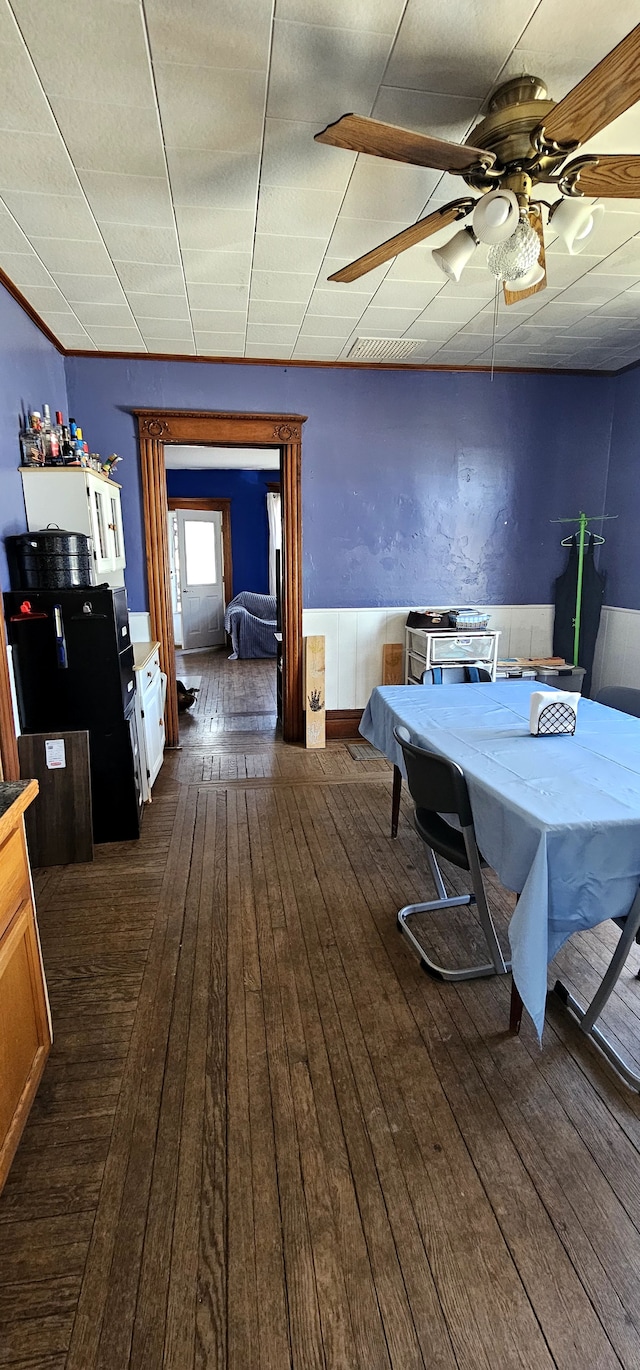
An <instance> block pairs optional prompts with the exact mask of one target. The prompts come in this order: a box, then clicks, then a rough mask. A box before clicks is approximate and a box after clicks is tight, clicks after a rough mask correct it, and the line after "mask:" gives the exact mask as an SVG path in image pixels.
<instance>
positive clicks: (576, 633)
mask: <svg viewBox="0 0 640 1370" xmlns="http://www.w3.org/2000/svg"><path fill="white" fill-rule="evenodd" d="M617 517H618V515H617V514H583V513H580V514H579V515H578V517H577V519H575V518H574V519H551V522H552V523H577V524H578V525H579V531H578V580H577V584H576V614H575V618H574V620H573V624H574V628H573V664H574V666H578V665H579V664H580V663H579V660H578V653H579V650H580V615H581V611H582V573H583V570H584V544H585V540H586V536H587V530H588V527H589V524H590V523H604V522H605V521H606V520H607V519H617ZM571 536H573V534H572V535H571ZM595 537H596V540H597V541H598V542H604V538H603V537H601V536H600V535H599V534H598V533H596V534H595ZM569 541H570V539H566V540H565V539H563V542H562V545H563V547H566V546H568V544H569Z"/></svg>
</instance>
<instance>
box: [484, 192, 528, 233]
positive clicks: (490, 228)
mask: <svg viewBox="0 0 640 1370" xmlns="http://www.w3.org/2000/svg"><path fill="white" fill-rule="evenodd" d="M519 217H520V209H519V206H518V201H517V199H516V196H515V195H514V193H513V191H512V190H490V191H489V193H488V194H487V195H483V196H482V199H481V200H478V203H477V205H476V207H475V209H474V211H473V231H474V233H475V235H476V238H479V239H480V242H481V243H489V244H493V243H502V242H504V240H505V239H506V238H510V237H511V234H512V233H513V231H514V229H515V227H516V225H517V223H518V219H519Z"/></svg>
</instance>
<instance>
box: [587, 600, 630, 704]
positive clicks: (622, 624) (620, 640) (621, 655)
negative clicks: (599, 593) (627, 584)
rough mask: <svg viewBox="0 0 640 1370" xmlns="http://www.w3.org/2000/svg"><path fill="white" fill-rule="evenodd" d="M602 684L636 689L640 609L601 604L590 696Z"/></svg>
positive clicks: (600, 687) (599, 688)
mask: <svg viewBox="0 0 640 1370" xmlns="http://www.w3.org/2000/svg"><path fill="white" fill-rule="evenodd" d="M603 685H630V686H632V688H633V689H636V690H637V689H640V609H616V608H614V607H612V606H611V605H605V606H604V608H603V610H602V617H601V619H600V630H599V632H598V641H597V642H596V654H595V657H594V661H593V679H592V688H591V694H592V696H595V695H597V693H598V690H601V689H602V687H603Z"/></svg>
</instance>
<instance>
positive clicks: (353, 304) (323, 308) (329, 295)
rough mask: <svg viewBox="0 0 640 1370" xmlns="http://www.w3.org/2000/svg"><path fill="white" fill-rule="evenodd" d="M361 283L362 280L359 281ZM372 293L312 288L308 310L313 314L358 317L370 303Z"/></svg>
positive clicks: (343, 317) (333, 316)
mask: <svg viewBox="0 0 640 1370" xmlns="http://www.w3.org/2000/svg"><path fill="white" fill-rule="evenodd" d="M359 284H360V285H361V284H362V281H360V282H359ZM371 298H372V293H371V292H367V293H366V294H365V292H364V291H363V290H358V291H356V290H352V291H349V292H347V291H346V290H339V291H336V290H331V289H327V290H323V289H318V290H314V292H313V294H312V296H311V299H310V300H309V310H310V312H312V313H313V314H316V315H318V314H324V315H326V316H327V317H330V318H338V319H340V318H342V319H359V318H360V315H361V314H363V313H364V311H365V309H366V308H367V305H368V304H370V302H371Z"/></svg>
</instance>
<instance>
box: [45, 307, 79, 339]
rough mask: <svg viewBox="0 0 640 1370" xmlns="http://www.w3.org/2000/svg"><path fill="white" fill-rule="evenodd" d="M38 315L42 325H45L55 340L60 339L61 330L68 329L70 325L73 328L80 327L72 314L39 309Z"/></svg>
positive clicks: (57, 310)
mask: <svg viewBox="0 0 640 1370" xmlns="http://www.w3.org/2000/svg"><path fill="white" fill-rule="evenodd" d="M38 313H39V315H40V318H41V319H42V321H43V323H46V324H47V326H48V327H49V328H50V329H51V332H52V333H53V334H54V335H55V337H56V338H59V337H60V332H61V330H63V329H65V328H69V326H70V325H71V324H73V326H74V328H79V327H80V325H79V324H78V323H77V321H76V318H75V315H74V314H73V313H71V314H69V313H63V311H62V310H59V309H42V310H40V309H39V310H38Z"/></svg>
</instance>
